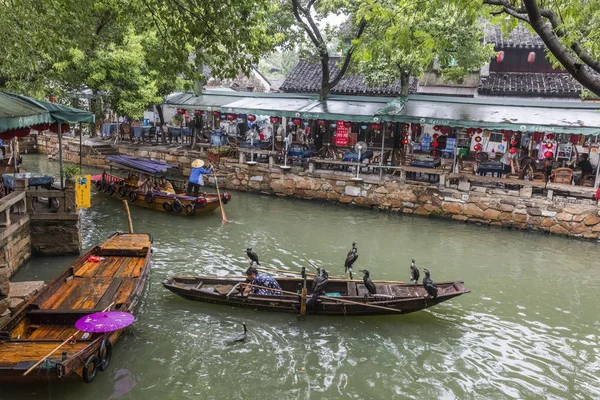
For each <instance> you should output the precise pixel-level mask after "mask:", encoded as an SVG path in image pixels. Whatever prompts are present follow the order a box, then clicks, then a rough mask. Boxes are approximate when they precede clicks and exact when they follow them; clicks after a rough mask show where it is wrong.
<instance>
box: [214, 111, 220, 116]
mask: <svg viewBox="0 0 600 400" xmlns="http://www.w3.org/2000/svg"><path fill="white" fill-rule="evenodd" d="M219 116H221V113H220V112H218V111H213V117H219Z"/></svg>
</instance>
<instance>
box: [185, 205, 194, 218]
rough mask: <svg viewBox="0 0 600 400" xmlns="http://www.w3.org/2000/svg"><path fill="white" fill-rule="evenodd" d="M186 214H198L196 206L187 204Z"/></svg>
mask: <svg viewBox="0 0 600 400" xmlns="http://www.w3.org/2000/svg"><path fill="white" fill-rule="evenodd" d="M185 214H186V215H188V216H190V217H191V216H193V215H194V214H196V206H195V205H194V204H186V206H185Z"/></svg>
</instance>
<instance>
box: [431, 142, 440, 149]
mask: <svg viewBox="0 0 600 400" xmlns="http://www.w3.org/2000/svg"><path fill="white" fill-rule="evenodd" d="M439 145H440V144H439V143H438V142H437V141H435V142H431V147H433V148H434V149H436V148H438V147H439Z"/></svg>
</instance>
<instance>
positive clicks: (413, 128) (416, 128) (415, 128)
mask: <svg viewBox="0 0 600 400" xmlns="http://www.w3.org/2000/svg"><path fill="white" fill-rule="evenodd" d="M420 127H421V125H420V124H414V123H411V124H410V130H411V131H412V133H415V134H416V133H417V132H419V128H420Z"/></svg>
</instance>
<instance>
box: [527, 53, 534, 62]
mask: <svg viewBox="0 0 600 400" xmlns="http://www.w3.org/2000/svg"><path fill="white" fill-rule="evenodd" d="M527 62H528V63H529V64H533V63H534V62H535V52H533V51H530V52H529V54H528V55H527Z"/></svg>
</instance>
